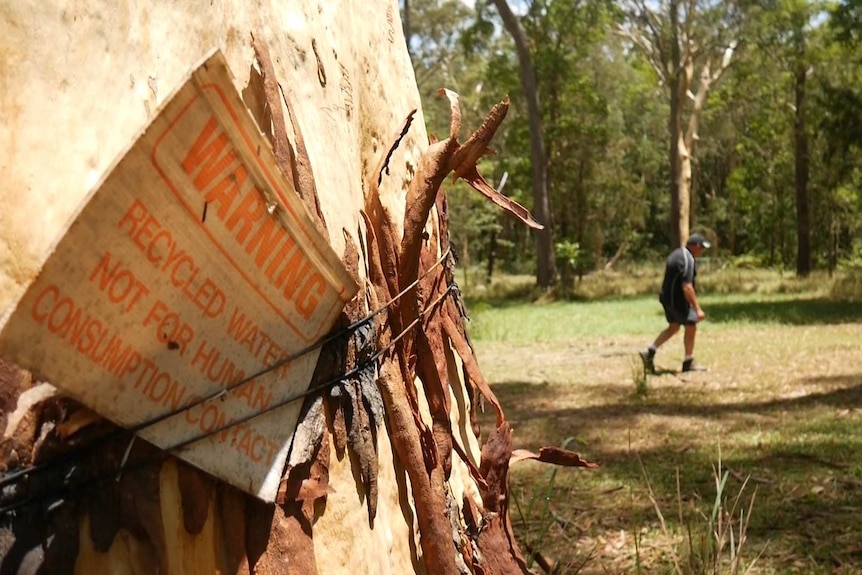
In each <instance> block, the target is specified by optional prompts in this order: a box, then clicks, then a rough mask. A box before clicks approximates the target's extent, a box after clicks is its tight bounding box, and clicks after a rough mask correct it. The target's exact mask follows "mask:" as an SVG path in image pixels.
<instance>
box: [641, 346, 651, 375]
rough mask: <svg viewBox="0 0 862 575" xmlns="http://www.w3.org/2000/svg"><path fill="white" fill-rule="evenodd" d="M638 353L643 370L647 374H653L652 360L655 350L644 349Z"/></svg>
mask: <svg viewBox="0 0 862 575" xmlns="http://www.w3.org/2000/svg"><path fill="white" fill-rule="evenodd" d="M638 355H639V356H641V361H643V362H644V371H645V372H647V373H649V374H652V375H655V365H654V364H653V361H652V360H653V359H654V358H655V350H654V349H644V350H641V351H639V352H638Z"/></svg>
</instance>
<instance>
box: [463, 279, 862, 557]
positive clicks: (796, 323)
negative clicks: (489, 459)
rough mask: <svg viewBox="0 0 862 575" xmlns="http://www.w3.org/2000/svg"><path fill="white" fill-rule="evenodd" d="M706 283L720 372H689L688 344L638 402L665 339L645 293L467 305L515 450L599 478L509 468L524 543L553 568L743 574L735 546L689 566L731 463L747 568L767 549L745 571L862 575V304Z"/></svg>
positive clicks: (714, 367) (709, 334)
mask: <svg viewBox="0 0 862 575" xmlns="http://www.w3.org/2000/svg"><path fill="white" fill-rule="evenodd" d="M762 273H763V272H752V275H755V276H757V275H758V274H762ZM712 275H714V274H703V281H702V283H701V292H702V293H703V296H702V303H703V306H704V308H705V310H706V312H707V321H706V322H704V323H703V324H702V325H701V327H700V329H699V334H698V346H697V349H696V355H697V358H698V360H699V361H700V362H702V363H705V364H707V365H709V366H710V371H709V372H708V373H705V374H694V375H692V374H682V373H679V372H678V370H679V367H680V361H681V359H682V357H681V356H682V340H681V337H680V336H677V338H676V339H674V340H671V341H670V342H669V343H668V344H667V345H666V346H665V347H664V348H662V349H661V350H660V351H659V353H658V356H657V358H656V364H657V367H658V368H659V370H660V373H662V375H659V376H650V377H648V378H646V380H645V381H643V382H642V383H641V386H642V389H641V393H638V390H637V386H638V384H639V382H638V378H637V374H638V370H637V369H636V366H637V364H636V363H633V362H635V361H637V360H636V356H635V353H636V351H637V350H638V349H639V348H641V347H643V346H644V345H646V344H647V343H648V342H649V341H650V340H651V339H652V338H653V337H654V336H655V335H656V334H657V333H658V331H659V330H660V329H662V327H663V317H662V313H661V310H660V308H659V305H658V302H657V301H656V298H655V297H654V296H653V295H651V292H652V291H654V290H652V289H651V286H649V285H647V286H646V287H641V288H640V289H641V290H643V292H644V293H646V294H650V295H640V296H623V297H619V296H621V295H622V294H620V293H617V294H614V295H615V296H616V297H614V298H613V299H601V300H597V301H578V302H569V303H560V302H547V303H544V302H542V300H541V299H540V300H539V301H537V302H533V303H527V302H524V301H523V300H522V301H520V302H517V301H511V300H508V301H503V300H494V299H484V300H478V299H471V300H470V303H469V311H470V313H471V316H472V321H471V325H470V333H471V337H472V338H473V340H474V343H475V346H476V349H477V353H478V356H479V360H480V363H481V365H482V369H483V372H484V373H485V376H486V377H487V378H488V380H489V381H490V382H491V383H492V385H493V387H494V390H495V393H496V394H497V395H498V397H499V398H500V400H501V402H502V404H503V406H504V409H505V412H506V415H507V417H508V418H509V420H510V422H511V423H512V426H513V428H514V430H515V444H516V445H515V447H516V448H517V447H524V448H529V449H537V448H538V447H541V446H543V445H562V444H564V443H567V444H568V445H569V448H571V449H574V450H576V451H578V452H579V453H581V454H582V455H583V456H584V457H586V458H587V459H590V460H592V461H596V462H597V463H599V464H600V465H601V467H600V468H599V469H598V470H594V471H586V470H579V469H559V470H553V469H549V468H548V467H547V466H543V465H542V464H538V463H535V462H524V463H519V464H517V465H516V466H515V467H513V469H512V471H511V476H510V484H511V487H512V493H513V495H514V497H515V498H516V499H517V500H518V502H519V507H520V513H517V512H514V511H513V521H514V524H515V528H516V531H517V533H518V536H519V538H520V539H521V541H522V542H523V543H524V544H525V547H528V548H530V549H532V550H535V551H538V552H540V553H541V554H542V555H543V556H546V557H548V558H551V559H553V560H554V561H555V562H556V564H557V568H558V569H559V571H558V572H560V573H574V572H580V573H585V574H589V573H674V572H680V571H679V570H677V569H676V568H675V563H679V564H681V565H682V568H681V571H682V572H684V573H699V572H703V573H730V572H732V571H731V570H730V563H729V561H730V557H729V555H728V549H729V546H728V545H725V547H724V548H723V550H724V551H723V553H724V554H723V555H721V556H722V557H723V558H724V562H723V563H721V562H719V563H710V561H706V562H703V561H700V560H698V561H695V562H694V563H690V562H689V561H690V560H693V559H692V557H694V556H695V555H697V554H698V553H700V555H703V553H701V552H698V551H697V550H698V549H700V550H701V551H702V550H704V549H706V548H705V547H704V546H703V545H705V544H706V542H707V541H709V539H708V535H709V533H708V532H709V527H710V523H709V518H710V517H712V512H713V509H714V507H715V502H716V497H717V493H716V492H717V489H716V487H717V485H721V483H720V482H719V483H717V482H716V475H715V474H716V471H717V465H718V462H719V458H720V460H721V465H722V470H723V471H722V473H721V475H724V473H725V472H726V480H725V482H724V484H723V487H722V489H721V490H720V491H721V493H722V495H721V496H720V497H719V500H720V501H722V502H723V503H724V504H726V509H728V510H729V509H731V508H733V504H734V502H735V501H736V498H737V495H738V494H739V493H740V491H741V490H742V491H743V493H742V497H741V498H740V502H738V503H737V507H736V514H735V515H734V517H736V519H737V520H738V519H739V513H740V510H744V511H745V513H747V511H748V509H749V508H748V506H747V505H748V503H747V502H748V501H749V498H750V496H751V495H752V494H753V492H754V489H755V488H756V490H757V494H756V498H755V502H754V505H753V507H752V514H751V516H750V518H749V517H748V516H747V515H745V516H744V519H745V521H747V522H748V523H747V530H746V533H745V535H746V540H745V545H744V546H743V547H742V551H741V553H742V555H741V558H740V559H739V563H738V565H740V566H742V567H745V566H747V565H749V564H750V563H751V562H752V561H753V560H754V559H755V558H756V557H757V556H758V554H760V553H762V556H760V558H759V559H758V560H757V561H756V563H755V564H754V567H753V569H752V570H751V571H750V572H751V573H800V574H801V573H862V538H860V537H859V536H858V525H860V524H862V362H860V358H862V354H860V351H859V346H860V341H862V304H859V303H856V302H853V301H849V300H840V301H839V300H837V299H833V298H831V296H830V294H831V293H832V290H834V286H835V285H845V286H846V285H847V284H846V282H845V283H844V284H841V282H844V281H845V280H844V279H843V278H836V279H828V278H819V279H817V281H815V280H806V282H799V283H797V282H795V281H793V280H788V279H787V278H785V277H783V276H781V277H778V278H777V279H776V278H775V277H773V278H772V279H773V280H776V281H774V282H772V283H769V284H768V285H769V287H764V286H766V285H767V284H766V283H762V284H761V288H759V289H757V290H749V291H747V292H746V293H726V292H725V290H723V289H722V288H721V286H722V285H723V284H722V283H721V282H723V281H724V280H723V279H721V280H717V279H715V278H712ZM644 277H646V276H644ZM765 279H768V278H765V277H764V276H760V280H761V282H765ZM653 280H654V278H653ZM587 281H588V280H585V282H584V283H586V282H587ZM645 281H646V280H642V283H644V282H645ZM710 281H712V282H713V283H712V286H713V289H716V291H715V292H710V291H709V286H710V283H709V282H710ZM770 281H771V280H770ZM755 283H756V282H755ZM633 285H634V283H633ZM800 285H804V286H807V287H805V289H802V288H801V287H799V286H800ZM851 287H852V286H851ZM797 288H799V289H797ZM495 289H499V290H500V291H503V289H502V288H499V287H498V288H495ZM489 291H490V290H488V291H486V292H485V293H486V294H487V293H489ZM728 291H729V290H728ZM633 366H635V367H633ZM482 423H483V428H485V429H487V428H489V427H490V426H491V425H493V423H492V419H491V418H490V416H489V417H486V418H483V420H482ZM746 480H747V483H745V482H746ZM743 485H745V489H744V490H743V489H742V488H743ZM650 490H651V491H650ZM651 493H652V497H653V498H654V502H653V500H651ZM656 508H658V509H659V510H660V511H661V513H662V516H663V518H664V522H665V527H664V528H662V523H661V521H660V519H659V516H658V513H657V511H656ZM737 526H738V525H737ZM713 527H714V525H713ZM735 533H738V531H735ZM704 537H706V539H704ZM734 541H735V543H738V536H735V540H734ZM726 542H728V541H726ZM728 543H729V542H728ZM697 565H700V566H701V567H703V568H702V569H700V570H698V569H696V568H695V567H696V566H697ZM744 571H745V569H744V568H742V569H739V571H738V572H740V573H742V572H744Z"/></svg>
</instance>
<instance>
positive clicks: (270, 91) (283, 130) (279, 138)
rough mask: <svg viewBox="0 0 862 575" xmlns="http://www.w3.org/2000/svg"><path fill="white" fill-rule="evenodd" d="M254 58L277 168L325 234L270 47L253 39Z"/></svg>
mask: <svg viewBox="0 0 862 575" xmlns="http://www.w3.org/2000/svg"><path fill="white" fill-rule="evenodd" d="M252 46H253V48H254V55H255V58H256V59H257V61H258V63H259V64H260V69H261V76H262V77H263V88H264V95H265V97H266V108H267V109H268V111H269V115H270V118H271V120H272V147H273V152H274V153H275V159H276V161H277V162H278V166H279V167H280V168H281V171H282V172H284V175H285V176H286V177H287V179H288V180H289V181H291V182H293V185H294V188H296V193H297V194H299V197H300V198H301V199H302V201H303V202H304V203H305V206H306V208H307V209H308V213H309V215H311V218H312V220H314V222H315V223H316V224H317V225H318V227H319V228H320V229H321V231H323V232H324V235H325V232H326V220H325V219H324V217H323V212H322V210H321V209H320V199H319V198H318V197H317V186H316V185H315V183H314V174H313V172H312V170H311V162H310V161H309V159H308V150H307V149H306V147H305V140H304V139H303V137H302V132H301V130H300V127H299V123H298V122H297V121H296V118H295V117H294V115H293V111H292V110H291V108H290V105H289V104H288V102H287V98H286V97H285V95H284V91H283V90H282V89H281V85H280V84H279V83H278V79H277V78H276V75H275V69H274V68H273V65H272V58H271V57H270V54H269V47H268V46H267V44H266V42H265V41H264V40H263V39H262V38H255V37H254V36H252ZM282 102H284V106H285V107H286V108H287V113H288V114H289V115H290V122H291V124H292V125H293V132H294V135H295V138H296V152H295V153H294V151H293V149H292V148H291V146H290V141H289V140H288V137H287V127H286V124H285V121H284V112H283V110H282V107H281V104H282Z"/></svg>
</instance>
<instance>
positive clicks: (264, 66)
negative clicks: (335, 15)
mask: <svg viewBox="0 0 862 575" xmlns="http://www.w3.org/2000/svg"><path fill="white" fill-rule="evenodd" d="M251 44H252V47H253V48H254V57H255V59H256V60H257V63H258V65H259V66H260V75H261V79H262V80H263V94H264V98H265V102H264V118H265V119H266V118H267V117H268V119H269V120H270V122H271V123H272V125H271V126H265V127H261V129H262V130H264V132H266V131H267V130H268V129H271V130H272V132H271V135H270V134H267V135H270V138H271V140H272V151H273V152H274V153H275V159H276V161H277V162H278V166H279V167H280V168H281V171H282V172H284V175H285V176H287V179H288V180H290V181H291V182H293V181H294V179H295V175H294V173H293V164H294V158H293V150H292V149H291V147H290V141H289V140H288V139H287V128H286V127H285V123H284V111H283V110H282V108H281V98H280V97H279V93H278V81H277V80H276V76H275V69H274V68H273V66H272V58H271V57H270V55H269V47H268V46H267V44H266V42H264V41H263V39H261V38H255V37H254V36H252V42H251Z"/></svg>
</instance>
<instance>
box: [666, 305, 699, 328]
mask: <svg viewBox="0 0 862 575" xmlns="http://www.w3.org/2000/svg"><path fill="white" fill-rule="evenodd" d="M664 317H665V318H666V319H667V322H668V323H680V324H682V325H690V324H693V323H697V311H696V310H695V309H694V308H693V307H687V308H684V309H681V308H673V307H670V306H664Z"/></svg>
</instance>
